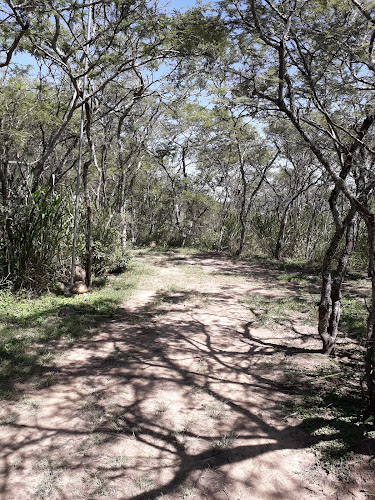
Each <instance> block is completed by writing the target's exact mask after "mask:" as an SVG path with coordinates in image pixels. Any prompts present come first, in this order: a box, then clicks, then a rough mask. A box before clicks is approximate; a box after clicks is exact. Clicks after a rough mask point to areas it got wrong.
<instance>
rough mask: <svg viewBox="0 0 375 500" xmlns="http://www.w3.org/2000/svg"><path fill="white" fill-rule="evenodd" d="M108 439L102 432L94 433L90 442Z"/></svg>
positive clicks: (98, 442) (94, 442) (101, 442)
mask: <svg viewBox="0 0 375 500" xmlns="http://www.w3.org/2000/svg"><path fill="white" fill-rule="evenodd" d="M106 441H108V437H107V436H106V435H105V434H102V433H100V432H99V433H95V434H93V435H92V443H93V444H103V443H105V442H106Z"/></svg>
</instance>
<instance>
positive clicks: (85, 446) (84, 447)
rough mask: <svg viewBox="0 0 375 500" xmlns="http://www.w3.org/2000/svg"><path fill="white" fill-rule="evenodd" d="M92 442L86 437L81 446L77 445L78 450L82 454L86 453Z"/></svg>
mask: <svg viewBox="0 0 375 500" xmlns="http://www.w3.org/2000/svg"><path fill="white" fill-rule="evenodd" d="M91 446H92V443H91V440H90V439H84V440H83V441H82V442H81V443H80V444H79V446H78V447H77V452H78V453H79V454H80V455H86V452H87V450H88V449H89V448H91Z"/></svg>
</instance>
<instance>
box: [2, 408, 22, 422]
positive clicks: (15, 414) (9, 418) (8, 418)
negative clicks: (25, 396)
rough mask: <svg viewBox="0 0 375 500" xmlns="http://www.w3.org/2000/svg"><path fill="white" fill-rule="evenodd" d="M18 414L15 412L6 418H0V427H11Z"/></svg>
mask: <svg viewBox="0 0 375 500" xmlns="http://www.w3.org/2000/svg"><path fill="white" fill-rule="evenodd" d="M18 417H19V414H18V413H17V412H15V411H12V412H11V413H10V414H9V415H7V416H6V417H3V418H0V425H13V424H15V423H16V422H17V419H18Z"/></svg>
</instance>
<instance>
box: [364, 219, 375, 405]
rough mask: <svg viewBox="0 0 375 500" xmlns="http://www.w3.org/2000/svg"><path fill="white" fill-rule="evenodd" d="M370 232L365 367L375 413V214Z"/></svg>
mask: <svg viewBox="0 0 375 500" xmlns="http://www.w3.org/2000/svg"><path fill="white" fill-rule="evenodd" d="M367 229H368V234H369V276H370V277H371V294H372V297H371V306H370V310H369V315H368V319H367V343H366V355H365V369H366V382H367V391H368V396H369V410H370V412H371V414H373V415H375V215H372V220H369V221H368V222H367Z"/></svg>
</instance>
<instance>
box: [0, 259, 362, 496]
mask: <svg viewBox="0 0 375 500" xmlns="http://www.w3.org/2000/svg"><path fill="white" fill-rule="evenodd" d="M138 258H139V259H142V257H138ZM147 258H148V259H149V258H150V257H147ZM152 263H153V266H154V273H153V275H152V276H148V277H147V278H146V279H144V281H143V283H142V284H141V287H140V289H139V291H138V293H137V294H136V296H134V298H133V299H132V300H131V301H129V302H128V303H126V304H124V305H123V308H122V309H121V310H120V311H119V314H118V316H117V317H116V318H114V319H113V320H112V321H111V322H110V323H109V324H107V326H106V327H105V328H104V329H102V331H101V332H100V333H99V334H97V335H95V336H94V337H92V338H90V339H84V340H82V341H80V342H78V343H77V344H75V345H74V346H73V347H72V348H71V349H70V350H69V351H67V352H65V353H62V355H61V356H60V357H58V358H57V359H56V360H55V362H54V365H53V366H51V372H52V373H53V384H51V385H50V386H49V387H45V388H43V389H35V388H32V387H29V388H28V394H27V396H26V398H25V399H23V400H21V401H17V402H13V403H12V402H9V403H7V406H6V407H4V408H3V411H4V412H6V413H7V415H8V416H9V415H10V416H11V415H14V418H13V419H12V418H10V422H9V425H5V426H2V427H0V439H1V446H2V451H1V482H2V489H1V493H2V496H1V498H3V499H4V500H5V499H6V500H16V499H17V500H23V499H32V498H58V499H84V498H90V499H94V498H108V499H132V500H140V499H147V498H150V499H156V498H160V499H188V498H191V499H194V498H195V499H215V500H216V499H217V500H219V499H220V500H221V499H223V500H227V499H230V500H239V499H242V500H247V499H248V500H250V499H252V500H253V499H254V500H256V499H288V500H293V499H299V500H301V499H315V498H316V499H327V498H328V499H330V498H332V499H333V498H340V499H344V498H365V496H362V494H361V493H359V490H358V488H357V489H356V490H354V489H353V488H354V487H353V488H352V489H350V488H349V487H347V492H346V493H343V492H340V494H339V493H337V492H336V489H335V487H334V484H333V483H332V484H331V483H330V481H329V478H327V476H325V477H321V475H320V474H321V471H319V469H316V468H314V462H315V457H314V456H313V454H312V452H311V451H309V448H308V447H309V437H308V435H307V434H306V433H305V432H304V431H303V430H302V429H301V428H300V426H299V422H298V421H297V420H295V419H293V417H289V418H287V419H284V418H282V417H281V414H280V412H279V411H278V407H279V404H280V401H283V400H284V399H285V398H289V397H290V394H289V393H288V391H287V390H286V389H285V390H284V389H283V385H282V384H281V383H280V380H278V377H279V375H278V373H279V372H278V371H277V364H278V363H280V362H283V363H284V364H285V362H286V361H285V359H286V355H287V353H288V351H291V352H293V353H294V354H296V357H297V358H298V359H297V362H299V363H301V364H302V365H303V363H305V362H306V360H307V357H308V356H310V358H309V359H311V354H314V353H315V352H316V351H317V349H318V348H319V343H318V342H317V340H313V339H312V338H311V337H310V334H311V333H313V332H314V327H312V326H308V325H306V324H304V322H303V319H302V317H299V315H298V314H296V317H295V321H294V322H293V325H292V327H291V328H289V329H285V327H283V328H281V327H276V326H275V327H273V328H272V330H271V329H267V328H266V327H259V326H257V327H256V326H253V323H254V320H255V319H256V316H257V311H256V310H255V309H253V310H251V309H250V308H249V306H248V305H246V303H245V302H244V300H245V298H246V297H247V296H249V295H262V294H263V295H266V296H268V297H270V298H272V297H280V295H282V294H284V295H287V294H296V293H298V290H287V289H285V290H284V291H280V290H278V289H276V288H275V287H274V286H273V285H272V284H270V282H269V276H270V274H267V273H265V271H264V270H262V269H261V268H258V267H257V266H255V265H253V266H252V265H249V264H243V263H237V264H233V263H231V262H230V261H227V260H225V259H219V258H208V257H207V256H199V255H196V256H176V257H175V258H170V257H168V256H163V255H159V256H157V255H156V256H154V257H152Z"/></svg>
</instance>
